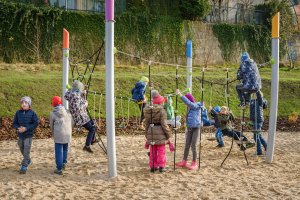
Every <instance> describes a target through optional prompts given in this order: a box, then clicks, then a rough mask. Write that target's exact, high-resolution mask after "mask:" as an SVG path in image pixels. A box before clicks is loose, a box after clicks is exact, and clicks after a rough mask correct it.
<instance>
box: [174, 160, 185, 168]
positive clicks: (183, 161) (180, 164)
mask: <svg viewBox="0 0 300 200" xmlns="http://www.w3.org/2000/svg"><path fill="white" fill-rule="evenodd" d="M175 165H176V166H177V167H186V160H182V161H180V162H178V163H176V164H175Z"/></svg>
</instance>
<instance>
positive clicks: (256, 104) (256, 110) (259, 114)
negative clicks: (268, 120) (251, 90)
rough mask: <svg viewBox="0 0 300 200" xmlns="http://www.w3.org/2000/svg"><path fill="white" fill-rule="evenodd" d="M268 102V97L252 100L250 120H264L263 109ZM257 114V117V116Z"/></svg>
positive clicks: (258, 121)
mask: <svg viewBox="0 0 300 200" xmlns="http://www.w3.org/2000/svg"><path fill="white" fill-rule="evenodd" d="M267 105H268V102H267V100H266V99H262V98H257V99H251V100H250V120H251V121H253V122H257V123H260V122H263V121H264V113H263V109H265V108H267ZM255 115H256V117H255Z"/></svg>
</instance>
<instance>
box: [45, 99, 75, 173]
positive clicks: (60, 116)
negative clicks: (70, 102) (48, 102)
mask: <svg viewBox="0 0 300 200" xmlns="http://www.w3.org/2000/svg"><path fill="white" fill-rule="evenodd" d="M52 106H53V107H54V108H53V111H52V112H51V114H50V129H51V132H52V137H53V139H54V143H55V162H56V169H55V170H54V173H56V174H59V175H62V174H63V172H62V170H63V169H65V166H66V165H67V159H68V147H69V143H70V142H71V135H72V116H71V114H70V113H69V112H67V111H66V109H65V107H64V106H62V100H61V98H60V97H59V96H54V97H53V98H52Z"/></svg>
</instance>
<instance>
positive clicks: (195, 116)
mask: <svg viewBox="0 0 300 200" xmlns="http://www.w3.org/2000/svg"><path fill="white" fill-rule="evenodd" d="M176 94H179V95H180V97H181V100H182V101H183V102H184V103H185V104H186V105H187V107H188V111H187V116H186V126H187V132H186V140H185V147H184V154H183V159H182V161H181V162H178V163H176V166H178V167H187V168H188V169H190V170H194V169H197V168H198V165H197V163H196V160H197V147H196V144H197V139H198V136H199V134H200V126H201V106H202V104H201V103H200V102H195V99H194V97H193V95H192V94H190V93H187V94H186V95H185V96H183V95H182V94H181V92H180V90H178V89H177V91H176ZM190 147H191V148H192V152H193V160H192V163H191V165H187V158H188V155H189V150H190Z"/></svg>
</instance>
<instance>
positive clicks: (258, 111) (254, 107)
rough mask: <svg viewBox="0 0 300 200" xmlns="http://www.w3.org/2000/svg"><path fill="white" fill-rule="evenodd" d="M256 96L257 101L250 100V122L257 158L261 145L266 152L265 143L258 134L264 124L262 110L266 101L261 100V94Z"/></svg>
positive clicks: (259, 154) (260, 152) (260, 151)
mask: <svg viewBox="0 0 300 200" xmlns="http://www.w3.org/2000/svg"><path fill="white" fill-rule="evenodd" d="M257 95H258V97H257V99H251V100H250V120H251V121H252V123H253V129H254V140H255V142H256V153H257V155H258V156H262V150H261V145H263V147H264V149H265V151H266V150H267V142H266V141H265V139H264V138H263V137H262V134H261V133H260V130H261V128H262V125H263V123H264V114H263V109H266V108H267V100H266V99H264V98H263V94H262V92H259V93H257Z"/></svg>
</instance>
